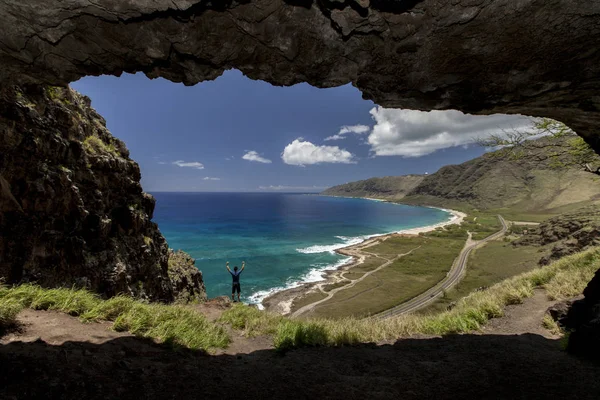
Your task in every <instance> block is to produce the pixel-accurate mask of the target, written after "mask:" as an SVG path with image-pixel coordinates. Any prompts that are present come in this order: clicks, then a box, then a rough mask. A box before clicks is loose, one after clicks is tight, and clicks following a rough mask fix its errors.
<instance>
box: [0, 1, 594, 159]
mask: <svg viewBox="0 0 600 400" xmlns="http://www.w3.org/2000/svg"><path fill="white" fill-rule="evenodd" d="M599 20H600V3H598V2H590V1H582V0H576V1H567V0H555V1H547V0H528V1H524V0H522V1H521V0H520V1H514V0H495V1H491V0H459V1H453V2H445V1H439V0H370V1H369V0H238V1H234V0H224V1H206V0H129V1H126V2H123V1H118V0H96V1H91V0H68V1H59V0H49V1H45V2H44V4H43V6H41V5H40V3H39V1H36V0H6V1H3V2H2V3H1V4H0V26H2V27H3V29H2V30H0V65H2V68H0V85H6V84H11V83H14V82H18V83H22V82H29V83H48V84H54V85H66V84H68V83H69V82H72V81H74V80H77V79H79V78H80V77H83V76H86V75H100V74H112V75H120V74H121V73H123V72H136V71H143V72H144V73H145V74H146V75H147V76H149V77H150V78H155V77H163V78H166V79H169V80H171V81H174V82H182V83H184V84H186V85H193V84H196V83H198V82H201V81H204V80H211V79H215V78H216V77H218V76H219V75H221V74H222V73H223V71H224V70H227V69H232V68H235V69H238V70H240V71H242V73H244V74H245V75H246V76H248V77H249V78H251V79H260V80H264V81H267V82H270V83H272V84H275V85H292V84H295V83H299V82H307V83H309V84H311V85H313V86H317V87H332V86H339V85H343V84H347V83H352V84H353V85H354V86H356V87H357V88H358V89H360V90H361V91H362V93H363V96H364V97H365V98H368V99H371V100H373V101H374V102H376V103H377V104H379V105H382V106H384V107H395V108H411V109H420V110H432V109H458V110H461V111H464V112H468V113H476V114H490V113H521V114H527V115H534V116H547V117H552V118H556V119H559V120H561V121H563V122H565V123H567V124H569V125H570V126H571V127H572V128H574V129H575V130H576V131H577V132H578V133H579V134H580V135H582V136H583V137H584V138H586V140H587V141H588V142H589V143H590V144H592V146H594V148H595V149H596V150H600V135H597V133H596V131H597V128H598V127H600V95H598V93H599V89H600V80H598V78H597V77H598V76H600V51H599V49H598V43H600V24H599V23H598V21H599Z"/></svg>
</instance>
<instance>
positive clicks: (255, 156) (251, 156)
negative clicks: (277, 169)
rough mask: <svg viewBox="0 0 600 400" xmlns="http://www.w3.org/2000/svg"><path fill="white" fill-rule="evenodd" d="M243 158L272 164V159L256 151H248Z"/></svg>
mask: <svg viewBox="0 0 600 400" xmlns="http://www.w3.org/2000/svg"><path fill="white" fill-rule="evenodd" d="M242 158H243V159H244V160H248V161H255V162H259V163H263V164H271V162H272V161H271V160H268V159H266V158H264V157H261V156H260V155H259V154H258V153H257V152H256V151H248V152H247V153H246V154H244V156H243V157H242Z"/></svg>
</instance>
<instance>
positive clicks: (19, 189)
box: [0, 85, 206, 301]
mask: <svg viewBox="0 0 600 400" xmlns="http://www.w3.org/2000/svg"><path fill="white" fill-rule="evenodd" d="M140 177H141V175H140V169H139V166H138V165H137V163H135V162H134V161H132V160H131V159H130V158H129V152H128V150H127V149H126V147H125V145H124V143H123V142H121V141H120V140H118V139H115V138H114V137H113V136H112V135H111V134H110V132H109V131H108V130H107V129H106V125H105V121H104V119H103V118H102V117H101V116H100V115H98V114H97V113H96V111H94V110H93V109H92V108H91V106H90V99H89V98H87V97H84V96H81V95H79V94H78V93H76V92H75V91H73V90H71V89H64V88H60V87H42V86H38V85H35V86H22V87H18V86H12V87H4V88H2V89H1V90H0V279H1V278H3V279H5V280H6V281H8V282H9V283H16V282H24V281H25V282H27V281H33V282H37V283H40V284H42V285H45V286H67V287H71V286H73V285H75V286H77V287H86V288H89V289H91V290H94V291H96V292H98V293H101V294H103V295H106V296H112V295H115V294H118V293H125V294H131V295H134V296H136V297H141V298H148V299H151V300H164V301H172V300H174V299H178V300H188V299H203V298H205V297H206V294H205V292H204V285H203V282H202V274H201V273H200V272H199V271H198V270H197V269H196V268H195V267H194V262H193V260H192V259H190V258H189V257H187V258H186V257H174V258H173V259H172V260H169V254H170V253H169V250H168V246H167V243H166V241H165V239H164V238H163V236H162V235H161V233H160V231H159V230H158V228H157V226H156V224H155V223H153V222H151V218H152V214H153V212H154V204H155V202H154V198H153V197H152V196H150V195H148V194H146V193H144V192H143V191H142V187H141V186H140ZM169 264H172V265H173V266H174V271H170V270H169ZM171 276H172V277H174V280H173V281H172V280H171V279H170V277H171ZM181 276H184V278H180V277H181ZM182 279H183V280H182Z"/></svg>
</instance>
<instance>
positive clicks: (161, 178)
mask: <svg viewBox="0 0 600 400" xmlns="http://www.w3.org/2000/svg"><path fill="white" fill-rule="evenodd" d="M71 87H72V88H73V89H75V90H78V91H79V92H81V93H82V94H84V95H87V96H89V97H90V98H91V103H92V107H93V108H94V109H95V110H96V111H98V112H99V114H100V115H102V116H103V117H104V118H105V119H106V125H107V127H108V129H109V131H110V132H111V133H112V134H113V135H114V136H115V137H116V138H118V139H120V140H123V141H124V142H125V144H126V146H127V149H128V151H129V152H130V157H131V158H132V159H133V160H134V161H135V162H136V163H137V164H139V166H140V172H141V185H142V187H143V189H144V191H146V192H148V193H150V194H151V195H153V196H154V197H155V198H156V199H157V205H156V209H153V215H150V216H151V217H153V220H154V221H155V222H156V223H158V227H159V229H160V230H161V233H162V234H163V235H164V236H165V237H166V239H167V243H168V245H169V247H172V248H175V249H182V250H184V251H186V252H187V253H189V254H191V255H192V256H193V257H194V258H195V259H196V260H197V261H196V266H197V267H198V268H199V269H200V270H201V271H203V273H204V276H203V280H204V282H205V284H206V287H207V292H208V294H209V296H214V295H217V294H223V293H225V292H226V284H224V282H223V280H222V279H220V278H221V273H220V270H221V269H222V268H221V267H222V266H221V264H223V263H224V261H225V259H226V257H227V256H228V255H231V254H234V253H235V252H233V253H232V251H231V249H228V248H227V246H228V245H225V244H223V243H220V244H214V243H213V246H214V248H209V247H210V246H208V245H206V244H203V243H210V242H211V241H210V240H209V239H207V236H204V235H197V234H195V233H194V232H193V229H191V228H190V226H186V224H187V225H194V223H193V221H187V222H186V223H184V224H181V223H180V222H181V221H179V222H174V221H173V219H175V220H177V219H181V218H182V216H176V215H173V213H172V208H173V207H177V206H182V204H186V203H191V202H194V201H196V202H198V204H201V206H200V207H210V206H211V205H210V202H206V201H204V200H202V199H200V198H199V197H198V196H196V197H194V196H192V195H191V194H192V193H215V192H216V193H232V196H234V195H233V194H239V193H240V192H241V193H248V192H255V193H294V192H295V193H318V192H321V191H323V190H325V189H326V188H328V187H331V186H334V185H337V184H340V183H344V182H349V181H355V180H360V179H368V178H371V177H374V176H388V175H411V174H417V175H422V174H429V173H434V172H435V171H436V170H437V169H438V168H440V167H442V166H444V165H448V164H460V163H462V162H464V161H467V160H469V159H472V158H475V157H477V156H479V155H481V154H483V153H484V151H485V150H484V149H483V148H481V147H480V146H478V145H477V144H476V143H475V142H474V138H476V137H480V138H483V137H486V136H488V135H490V134H493V133H494V132H501V131H502V130H505V129H520V128H522V127H528V126H530V125H531V120H530V119H529V118H527V117H523V116H510V115H492V116H469V115H465V114H463V113H460V112H458V111H435V112H421V111H414V110H401V109H387V108H384V107H380V106H377V105H376V104H374V103H373V102H371V101H369V100H364V99H363V98H362V96H361V93H360V92H359V91H358V90H357V89H355V88H354V87H352V86H350V85H345V86H342V87H337V88H329V89H319V88H315V87H312V86H310V85H308V84H297V85H294V86H292V87H276V86H273V85H271V84H268V83H266V82H262V81H254V80H250V79H248V78H246V77H245V76H243V74H241V73H240V72H239V71H235V70H233V71H227V72H226V73H225V74H224V75H223V76H222V77H219V78H217V79H216V80H215V81H209V82H204V83H200V84H198V85H195V86H191V87H187V86H183V85H177V84H173V83H171V82H169V81H166V80H162V79H158V80H149V79H147V78H146V77H145V76H144V75H143V74H135V75H131V74H126V75H124V76H122V77H119V78H116V77H111V76H101V77H89V78H83V79H81V80H79V81H77V82H74V83H72V84H71ZM174 192H175V193H185V194H188V196H187V202H186V201H184V202H183V203H182V202H181V201H180V199H176V198H175V196H174V195H173V193H174ZM230 197H231V196H230ZM240 201H245V200H240ZM135 207H137V206H134V208H135ZM188 211H190V210H188ZM190 212H191V214H189V215H188V218H193V215H194V211H190ZM128 213H129V211H128V210H127V209H122V208H119V209H117V210H116V211H114V212H113V213H112V216H113V218H112V219H113V220H115V219H116V220H122V221H123V223H122V224H121V226H120V228H121V229H125V230H129V229H131V227H132V222H131V221H130V220H129V219H128V217H127V215H128ZM196 217H197V218H198V219H199V220H201V221H202V222H203V223H205V224H207V225H210V224H211V222H210V217H207V216H206V215H202V216H196ZM215 218H217V217H213V219H215ZM218 218H221V219H227V218H226V216H224V215H223V214H220V215H219V217H218ZM218 218H217V219H218ZM101 219H102V217H100V216H98V215H95V214H93V215H92V217H89V218H88V220H90V221H91V222H90V223H89V224H90V225H91V226H97V225H98V224H99V221H98V220H101ZM212 223H213V224H216V223H215V222H214V221H213V222H212ZM229 223H231V221H230V222H229ZM235 223H239V221H236V222H235ZM196 229H198V227H196ZM200 229H201V228H200ZM220 229H225V228H224V227H222V226H219V227H214V226H213V230H210V229H207V232H204V233H205V234H210V235H215V236H218V235H219V230H220ZM92 236H93V235H92ZM144 237H148V236H145V235H144ZM145 240H148V239H145ZM228 240H229V239H228ZM238 240H242V239H240V238H238ZM229 242H230V240H229ZM229 245H230V244H229ZM257 246H258V245H257ZM298 246H300V248H301V247H302V246H301V245H298ZM298 246H297V247H298ZM258 247H260V246H258ZM305 247H310V246H308V245H306V246H305ZM261 261H262V262H265V260H261ZM266 261H268V262H270V261H269V260H268V257H267V260H266ZM320 261H321V264H326V263H329V264H335V262H338V261H339V260H337V259H335V260H334V259H332V260H329V259H328V260H320ZM311 263H312V264H315V261H314V260H313V261H311ZM291 275H292V276H290V277H288V279H292V280H293V279H296V280H299V279H301V278H302V276H301V275H302V274H301V273H292V274H291ZM317 275H318V274H317ZM263 278H264V277H263ZM264 280H269V279H267V278H265V279H264ZM284 280H285V279H284ZM269 285H270V286H274V285H275V286H277V283H272V282H271V283H269V284H268V285H266V287H265V285H264V284H263V285H262V286H261V285H260V284H258V285H257V286H256V288H253V289H255V290H253V293H255V294H256V293H264V292H265V291H269V290H270V289H272V287H270V286H269ZM257 299H258V300H260V299H259V298H257Z"/></svg>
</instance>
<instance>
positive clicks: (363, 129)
mask: <svg viewBox="0 0 600 400" xmlns="http://www.w3.org/2000/svg"><path fill="white" fill-rule="evenodd" d="M370 130H371V128H369V127H368V126H367V125H345V126H342V127H341V128H340V131H339V132H338V133H337V134H336V135H333V136H329V137H327V138H325V141H329V140H341V139H345V138H346V136H345V135H346V134H347V133H354V134H357V135H362V134H363V133H367V132H369V131H370Z"/></svg>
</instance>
